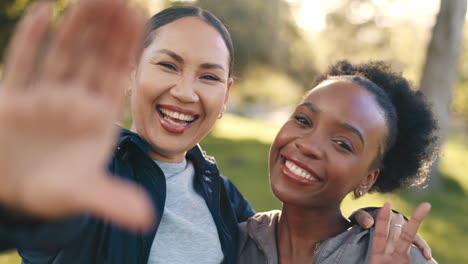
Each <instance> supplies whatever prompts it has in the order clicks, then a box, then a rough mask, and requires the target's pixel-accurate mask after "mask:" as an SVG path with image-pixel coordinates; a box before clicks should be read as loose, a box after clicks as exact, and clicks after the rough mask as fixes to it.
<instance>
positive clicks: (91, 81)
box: [74, 2, 125, 94]
mask: <svg viewBox="0 0 468 264" xmlns="http://www.w3.org/2000/svg"><path fill="white" fill-rule="evenodd" d="M118 3H120V2H118ZM124 15H125V14H124V6H123V4H114V5H110V6H109V7H107V8H105V9H104V10H102V11H101V12H99V16H98V17H96V18H95V20H94V21H93V22H92V24H90V25H87V27H89V30H88V32H87V35H86V36H87V37H86V38H84V39H83V40H82V45H80V47H78V48H79V51H78V53H79V54H80V61H79V62H78V63H75V65H76V66H75V67H76V72H77V74H76V76H74V79H75V81H77V82H79V83H82V85H81V86H80V87H81V88H84V89H87V90H88V91H90V92H92V93H93V94H96V93H98V92H99V91H100V86H101V83H102V82H103V80H102V79H103V78H102V76H101V75H102V72H106V71H109V70H110V69H109V68H108V67H109V65H108V64H109V63H108V61H109V59H108V58H107V56H106V54H107V52H106V51H107V50H108V49H110V48H111V47H112V46H113V45H115V43H113V42H112V40H111V36H112V33H113V32H115V31H117V30H118V29H119V25H118V24H116V23H115V20H118V19H119V16H124ZM90 23H91V22H90ZM120 33H122V32H120ZM81 61H82V63H81Z"/></svg>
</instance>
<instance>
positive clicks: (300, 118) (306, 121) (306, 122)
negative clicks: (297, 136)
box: [294, 115, 312, 127]
mask: <svg viewBox="0 0 468 264" xmlns="http://www.w3.org/2000/svg"><path fill="white" fill-rule="evenodd" d="M294 119H295V120H296V121H297V122H299V123H301V124H303V125H306V126H308V127H310V126H312V123H311V122H310V121H309V119H307V118H306V117H304V116H301V115H295V116H294Z"/></svg>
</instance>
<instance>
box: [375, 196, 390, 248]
mask: <svg viewBox="0 0 468 264" xmlns="http://www.w3.org/2000/svg"><path fill="white" fill-rule="evenodd" d="M390 206H391V205H390V203H389V202H386V203H385V204H384V206H383V207H382V209H380V211H379V213H378V214H377V222H376V224H375V231H374V237H373V239H372V254H373V255H375V254H382V253H383V252H384V249H385V246H386V243H387V234H388V223H389V221H390V219H389V217H390Z"/></svg>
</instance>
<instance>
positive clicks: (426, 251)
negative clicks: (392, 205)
mask: <svg viewBox="0 0 468 264" xmlns="http://www.w3.org/2000/svg"><path fill="white" fill-rule="evenodd" d="M377 211H378V210H374V214H373V215H371V214H369V213H368V212H366V211H364V210H358V211H357V212H356V213H355V214H354V218H355V220H356V222H357V223H358V224H359V225H360V226H361V227H363V228H366V229H369V228H371V227H372V226H373V225H374V218H375V215H376V214H377ZM406 223H407V221H406V220H405V218H404V217H403V216H402V215H401V214H398V213H394V212H392V211H390V225H391V226H395V225H401V226H402V227H403V226H405V225H406ZM400 233H401V228H391V229H390V231H389V235H388V237H399V235H400ZM413 245H415V246H416V247H418V248H419V250H421V252H422V253H423V255H424V257H425V258H426V259H427V260H431V259H432V250H431V248H430V247H429V245H428V244H427V242H426V240H424V238H423V237H422V236H421V235H420V234H418V233H417V234H416V235H415V236H414V240H413Z"/></svg>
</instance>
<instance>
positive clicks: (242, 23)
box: [167, 0, 316, 85]
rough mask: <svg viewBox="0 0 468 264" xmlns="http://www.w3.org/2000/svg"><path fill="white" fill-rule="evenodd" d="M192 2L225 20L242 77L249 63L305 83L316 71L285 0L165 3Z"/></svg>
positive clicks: (302, 83)
mask: <svg viewBox="0 0 468 264" xmlns="http://www.w3.org/2000/svg"><path fill="white" fill-rule="evenodd" d="M176 4H177V5H183V4H191V5H193V4H195V5H197V6H200V7H202V8H205V9H207V10H209V11H211V12H213V13H214V14H215V15H216V16H217V17H219V18H220V19H221V21H223V23H225V24H226V26H227V28H228V29H229V31H230V33H231V36H232V39H233V42H234V47H235V50H236V55H235V60H236V65H235V75H236V76H237V77H240V78H242V79H243V78H244V75H245V74H246V73H247V71H249V70H250V69H251V67H249V66H250V65H252V64H259V65H266V66H269V67H271V68H273V69H274V70H276V71H281V72H284V73H287V74H288V75H290V76H291V78H293V79H294V80H295V81H296V82H297V83H299V84H301V85H306V84H308V83H310V80H311V78H313V76H314V75H315V73H316V71H315V67H314V63H313V54H312V52H311V49H310V48H309V45H308V43H307V42H306V41H305V40H304V38H303V35H302V33H301V32H300V30H299V28H298V27H297V25H296V23H295V21H294V19H293V16H292V13H291V10H290V7H289V4H288V3H287V2H286V1H284V0H236V1H223V3H222V4H220V2H219V1H218V0H198V1H196V2H195V3H193V2H177V3H174V2H170V1H167V5H176Z"/></svg>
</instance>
